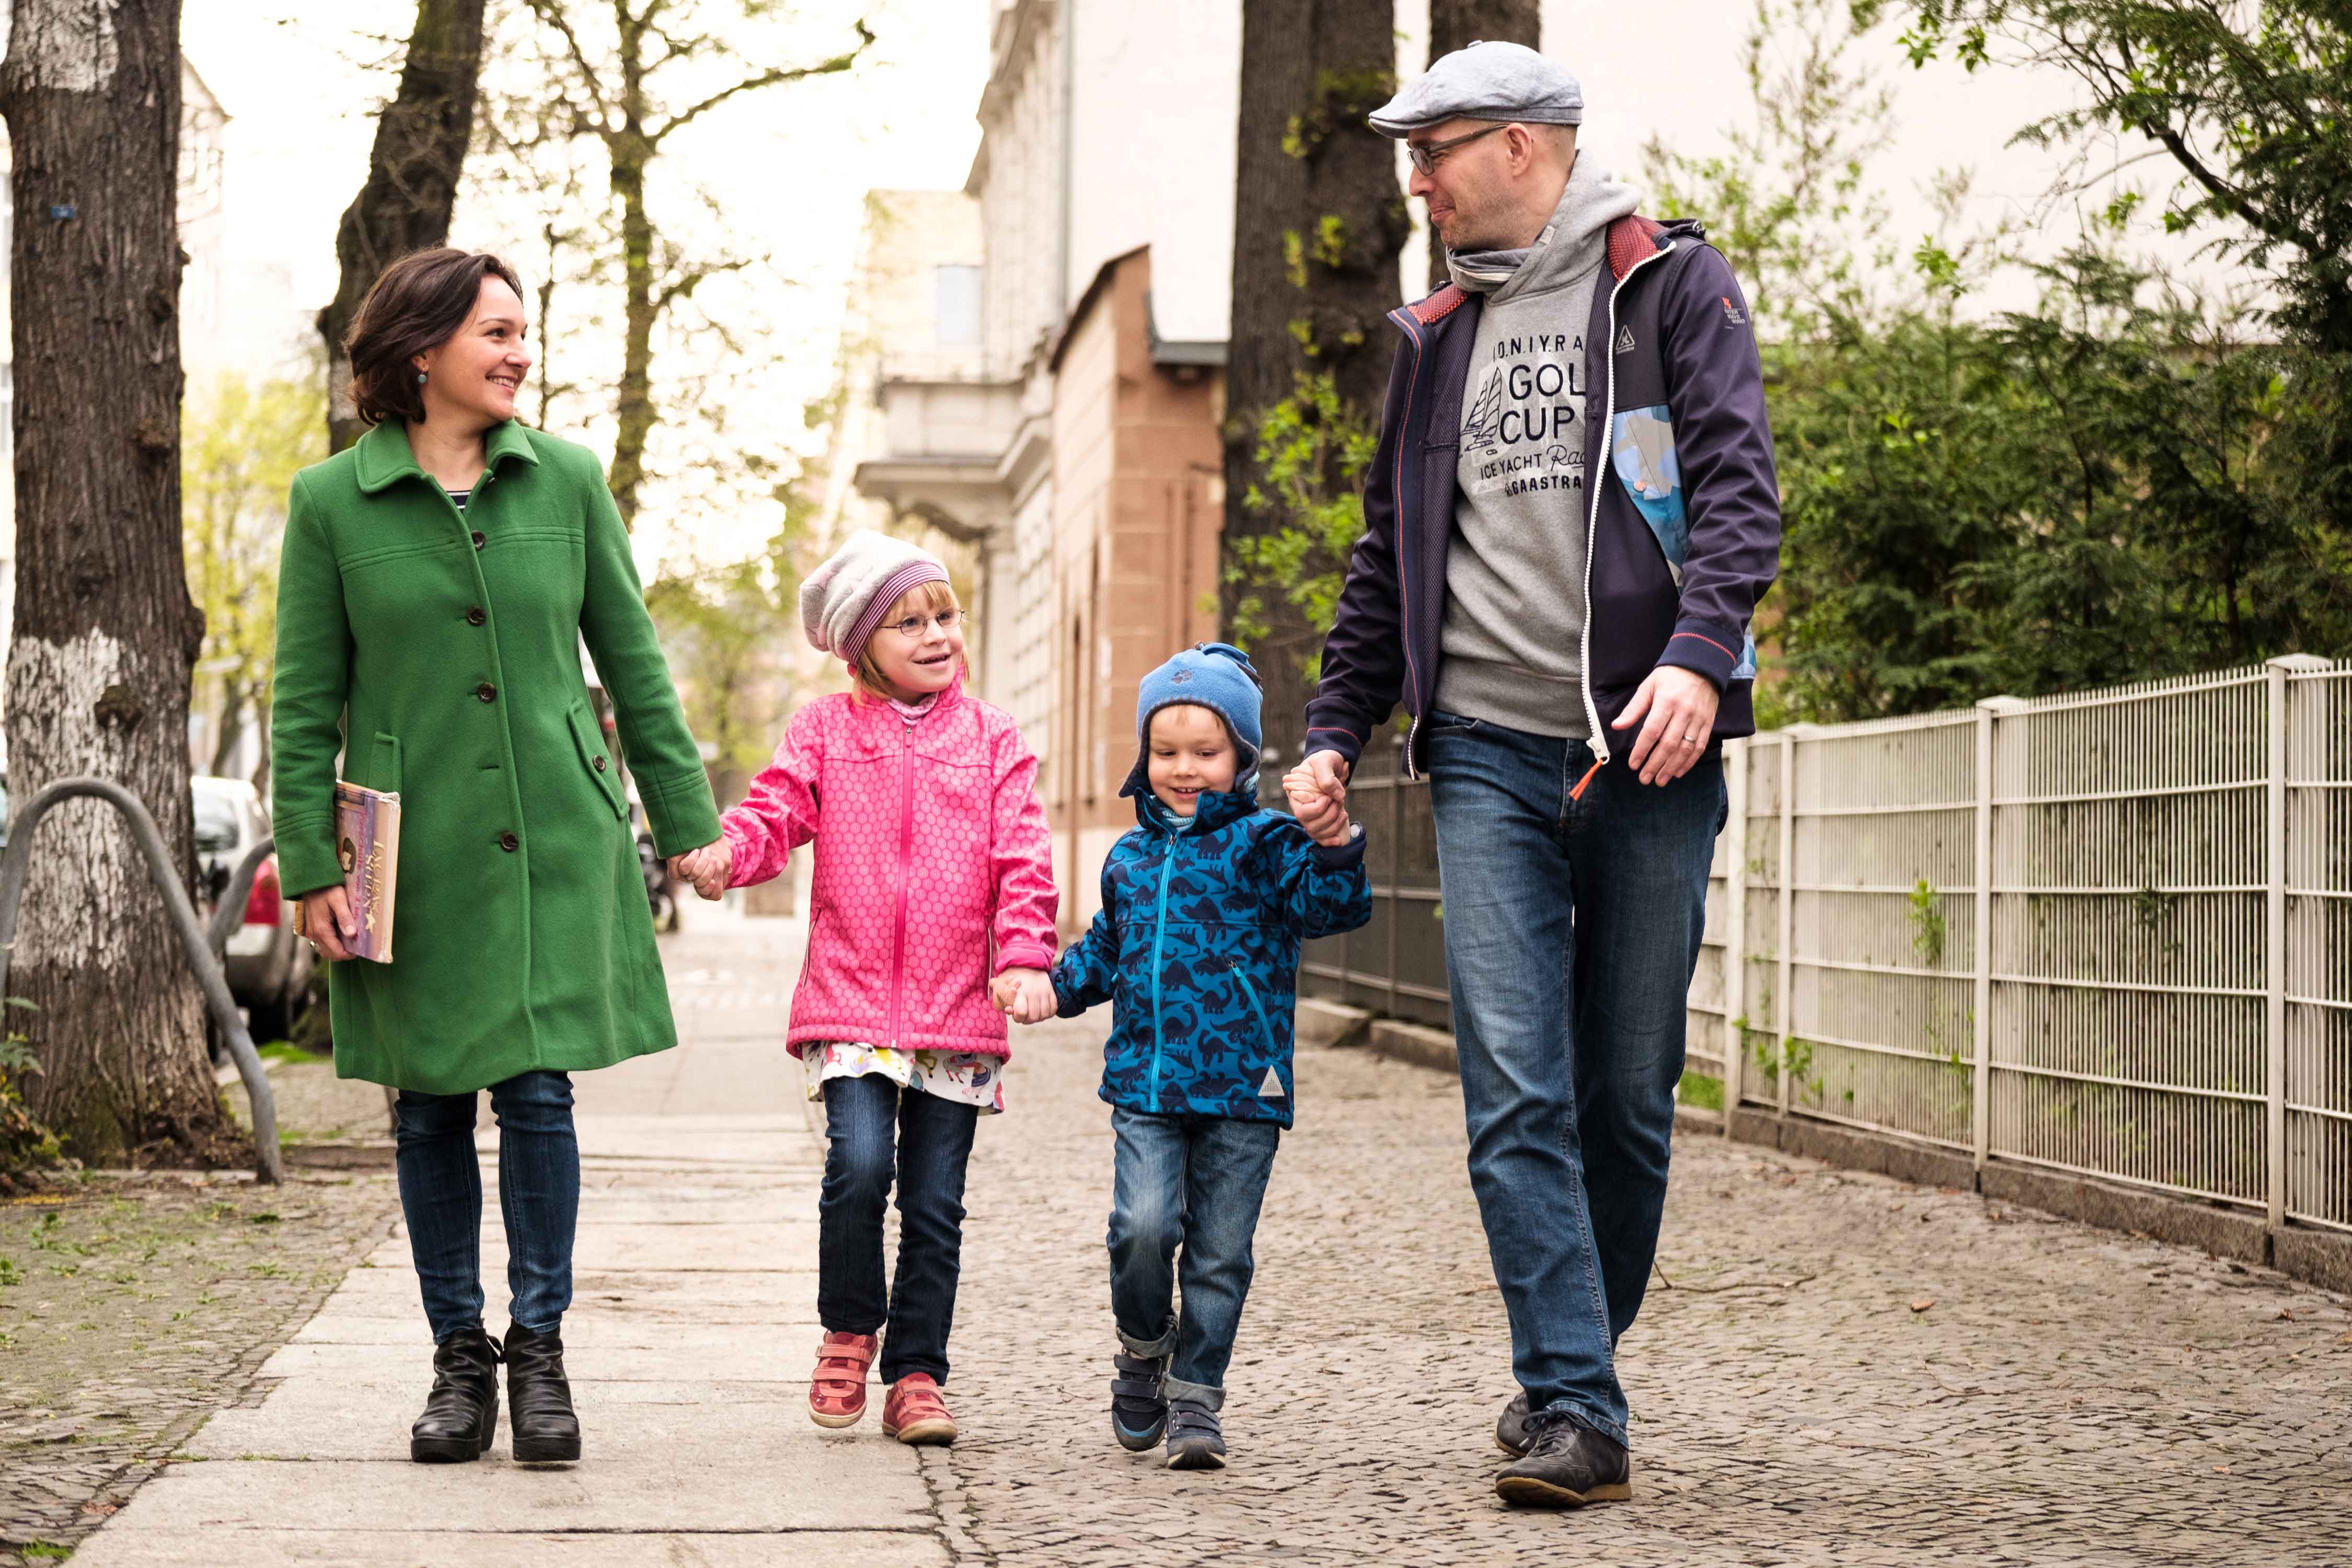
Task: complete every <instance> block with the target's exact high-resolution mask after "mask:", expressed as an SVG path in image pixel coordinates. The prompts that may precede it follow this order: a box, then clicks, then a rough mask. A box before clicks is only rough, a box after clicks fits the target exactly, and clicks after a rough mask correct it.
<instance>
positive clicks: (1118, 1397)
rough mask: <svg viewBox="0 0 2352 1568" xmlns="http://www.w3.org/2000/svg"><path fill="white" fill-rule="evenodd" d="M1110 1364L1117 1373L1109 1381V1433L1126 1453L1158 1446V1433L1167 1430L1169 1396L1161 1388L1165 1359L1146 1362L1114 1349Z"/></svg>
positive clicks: (1161, 1357)
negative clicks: (1116, 1439)
mask: <svg viewBox="0 0 2352 1568" xmlns="http://www.w3.org/2000/svg"><path fill="white" fill-rule="evenodd" d="M1110 1364H1111V1365H1112V1367H1113V1368H1115V1369H1116V1370H1117V1372H1118V1376H1116V1377H1114V1378H1112V1379H1111V1380H1110V1430H1111V1435H1112V1436H1115V1437H1117V1438H1118V1446H1119V1447H1122V1448H1125V1449H1126V1450H1127V1451H1128V1452H1129V1453H1130V1454H1140V1453H1141V1452H1143V1451H1144V1450H1145V1449H1146V1448H1150V1447H1155V1446H1157V1445H1158V1443H1159V1441H1160V1434H1161V1433H1163V1432H1165V1431H1167V1430H1168V1396H1167V1395H1166V1394H1163V1393H1161V1392H1160V1380H1161V1379H1162V1378H1164V1377H1166V1376H1167V1375H1168V1358H1167V1357H1166V1356H1164V1355H1163V1356H1153V1357H1151V1358H1150V1360H1148V1361H1147V1360H1144V1359H1143V1358H1141V1357H1139V1356H1131V1355H1129V1354H1128V1353H1127V1352H1124V1351H1113V1352H1111V1357H1110Z"/></svg>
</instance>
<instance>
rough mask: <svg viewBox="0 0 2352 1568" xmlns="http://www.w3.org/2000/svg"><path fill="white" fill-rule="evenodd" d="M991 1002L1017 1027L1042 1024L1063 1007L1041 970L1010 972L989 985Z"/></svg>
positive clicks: (1009, 970)
mask: <svg viewBox="0 0 2352 1568" xmlns="http://www.w3.org/2000/svg"><path fill="white" fill-rule="evenodd" d="M988 999H989V1000H990V1001H991V1002H992V1003H994V1004H995V1005H996V1010H997V1011H998V1012H1000V1013H1002V1014H1003V1015H1005V1016H1007V1017H1009V1018H1011V1019H1012V1020H1013V1022H1014V1023H1016V1024H1042V1023H1044V1022H1045V1020H1046V1019H1048V1018H1050V1017H1052V1016H1054V1014H1055V1011H1056V1010H1057V1009H1058V1008H1059V1007H1060V1006H1061V1001H1060V998H1058V997H1056V996H1055V994H1054V982H1053V980H1052V978H1051V977H1050V976H1048V975H1047V974H1046V973H1045V971H1044V970H1042V969H1008V970H1006V971H1005V972H1004V973H1002V974H1000V975H998V976H997V977H996V978H995V979H993V980H992V981H990V982H989V983H988Z"/></svg>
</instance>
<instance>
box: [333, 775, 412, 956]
mask: <svg viewBox="0 0 2352 1568" xmlns="http://www.w3.org/2000/svg"><path fill="white" fill-rule="evenodd" d="M335 858H336V860H337V861H338V862H340V863H341V866H342V868H343V891H344V893H345V894H346V895H347V896H348V897H349V898H350V900H351V904H352V922H353V923H354V924H355V925H357V926H358V928H359V929H358V930H357V931H354V932H352V934H351V935H350V936H348V937H346V938H344V939H343V945H344V946H345V947H346V948H348V949H350V950H351V954H352V957H353V958H364V959H367V960H369V961H370V962H372V963H391V962H392V917H393V895H394V891H395V889H397V888H398V886H399V883H400V796H399V795H397V794H387V793H385V792H384V791H382V790H373V789H365V788H362V786H360V785H358V784H345V783H344V782H342V781H341V780H340V779H338V780H336V781H335Z"/></svg>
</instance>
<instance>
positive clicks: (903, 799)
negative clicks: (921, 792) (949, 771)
mask: <svg viewBox="0 0 2352 1568" xmlns="http://www.w3.org/2000/svg"><path fill="white" fill-rule="evenodd" d="M916 723H917V721H916V720H913V719H908V721H906V725H905V727H904V728H903V729H901V730H900V731H898V891H897V894H896V903H897V910H898V920H897V923H896V924H895V925H894V926H893V928H892V930H891V935H890V1048H891V1049H892V1050H896V1049H898V1035H899V1031H900V1024H901V1019H902V1017H903V1010H904V1007H905V1005H906V994H907V884H908V882H909V881H910V880H912V879H913V877H914V874H915V867H914V854H915V725H916Z"/></svg>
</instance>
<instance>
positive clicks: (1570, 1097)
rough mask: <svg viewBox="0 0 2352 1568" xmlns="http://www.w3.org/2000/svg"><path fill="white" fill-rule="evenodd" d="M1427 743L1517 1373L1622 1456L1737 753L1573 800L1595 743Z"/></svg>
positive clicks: (1447, 737)
mask: <svg viewBox="0 0 2352 1568" xmlns="http://www.w3.org/2000/svg"><path fill="white" fill-rule="evenodd" d="M1428 728H1429V734H1430V752H1429V755H1430V787H1431V796H1430V805H1431V807H1432V810H1433V813H1434V816H1435V818H1436V825H1437V858H1438V866H1439V871H1440V882H1441V884H1442V886H1443V889H1444V900H1445V904H1444V911H1445V963H1446V970H1447V974H1448V979H1449V982H1450V984H1451V986H1452V989H1453V994H1454V1044H1455V1047H1456V1048H1457V1049H1458V1051H1459V1052H1460V1055H1461V1060H1462V1101H1463V1109H1464V1111H1465V1115H1466V1118H1467V1121H1468V1122H1469V1129H1470V1185H1471V1188H1472V1190H1473V1191H1474V1192H1475V1193H1476V1194H1477V1197H1478V1212H1479V1216H1480V1218H1481V1219H1482V1220H1483V1221H1484V1222H1485V1224H1486V1247H1487V1251H1488V1253H1489V1254H1490V1256H1491V1257H1492V1258H1493V1261H1494V1265H1495V1281H1496V1284H1497V1285H1498V1286H1499V1287H1500V1288H1501V1290H1502V1296H1503V1305H1504V1307H1505V1309H1506V1310H1507V1311H1508V1312H1509V1314H1510V1320H1511V1367H1512V1371H1513V1372H1514V1373H1517V1378H1518V1382H1519V1386H1520V1387H1522V1388H1524V1389H1525V1390H1526V1391H1527V1395H1528V1408H1529V1409H1531V1410H1538V1411H1540V1410H1551V1409H1559V1410H1565V1411H1567V1412H1568V1413H1570V1415H1573V1416H1574V1417H1575V1419H1576V1420H1578V1421H1579V1422H1580V1423H1582V1424H1583V1425H1585V1426H1590V1427H1591V1428H1592V1429H1593V1430H1595V1431H1597V1432H1601V1433H1603V1434H1605V1435H1606V1436H1609V1437H1611V1438H1613V1439H1614V1440H1615V1441H1617V1442H1619V1443H1623V1442H1624V1441H1625V1419H1626V1408H1625V1393H1624V1390H1623V1389H1622V1388H1621V1387H1620V1386H1619V1384H1618V1382H1617V1369H1616V1360H1615V1349H1616V1343H1617V1339H1618V1336H1620V1335H1621V1334H1622V1333H1624V1331H1626V1329H1627V1328H1628V1327H1630V1326H1631V1325H1632V1323H1633V1314H1634V1313H1635V1312H1636V1311H1637V1310H1639V1309H1640V1307H1641V1305H1642V1293H1643V1288H1644V1287H1645V1286H1646V1285H1647V1284H1648V1282H1649V1274H1650V1266H1651V1262H1652V1259H1653V1258H1654V1257H1655V1255H1656V1252H1657V1245H1658V1223H1659V1219H1660V1216H1661V1215H1663V1213H1664V1208H1665V1201H1666V1158H1667V1154H1668V1152H1669V1149H1670V1145H1671V1141H1672V1137H1673V1133H1674V1126H1675V1083H1676V1082H1677V1080H1679V1079H1681V1077H1682V1071H1683V1032H1684V1025H1685V1017H1684V1008H1685V1005H1686V1001H1687V994H1688V991H1689V987H1690V979H1691V971H1692V968H1693V967H1694V965H1696V963H1697V962H1698V951H1699V937H1700V933H1701V932H1702V931H1703V930H1704V929H1705V926H1706V876H1707V866H1708V863H1709V861H1711V860H1712V859H1713V858H1714V852H1715V836H1716V835H1717V832H1719V831H1720V830H1721V828H1722V825H1723V814H1724V810H1725V805H1724V784H1723V763H1722V757H1721V754H1720V753H1719V752H1717V751H1714V750H1712V749H1710V750H1709V751H1708V752H1707V753H1706V756H1705V757H1704V758H1702V759H1701V760H1700V762H1699V763H1698V764H1697V765H1696V766H1695V767H1693V768H1692V769H1691V771H1690V772H1689V773H1685V774H1684V775H1683V776H1682V777H1681V778H1679V779H1676V780H1675V782H1674V783H1673V784H1668V785H1666V786H1665V787H1664V788H1663V789H1662V788H1660V787H1658V786H1657V785H1655V784H1651V785H1643V784H1640V783H1638V782H1637V781H1636V780H1635V779H1634V778H1633V775H1632V774H1630V773H1626V772H1625V771H1624V770H1623V769H1622V767H1618V766H1614V765H1612V767H1610V768H1609V769H1607V770H1606V771H1604V772H1603V773H1601V774H1600V775H1599V776H1598V777H1596V778H1595V779H1594V780H1593V781H1592V784H1591V787H1590V788H1589V789H1587V790H1586V791H1585V794H1584V798H1583V799H1582V800H1580V801H1571V800H1570V798H1569V791H1570V790H1571V789H1573V788H1574V787H1575V786H1576V783H1577V781H1578V780H1579V779H1580V778H1581V777H1583V776H1584V773H1585V770H1586V769H1588V768H1590V767H1591V765H1592V752H1591V748H1590V747H1589V746H1588V745H1586V743H1585V742H1581V741H1570V740H1562V739H1553V738H1549V737H1546V736H1541V735H1529V734H1526V733H1524V732H1522V731H1517V730H1511V729H1507V728H1505V727H1503V726H1502V725H1499V724H1494V723H1489V722H1486V721H1482V720H1466V719H1461V718H1457V717H1455V716H1454V715H1451V714H1444V713H1440V714H1433V715H1432V716H1431V719H1430V720H1429V723H1428ZM1619 743H1620V744H1622V745H1630V744H1631V742H1630V741H1621V742H1619Z"/></svg>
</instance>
